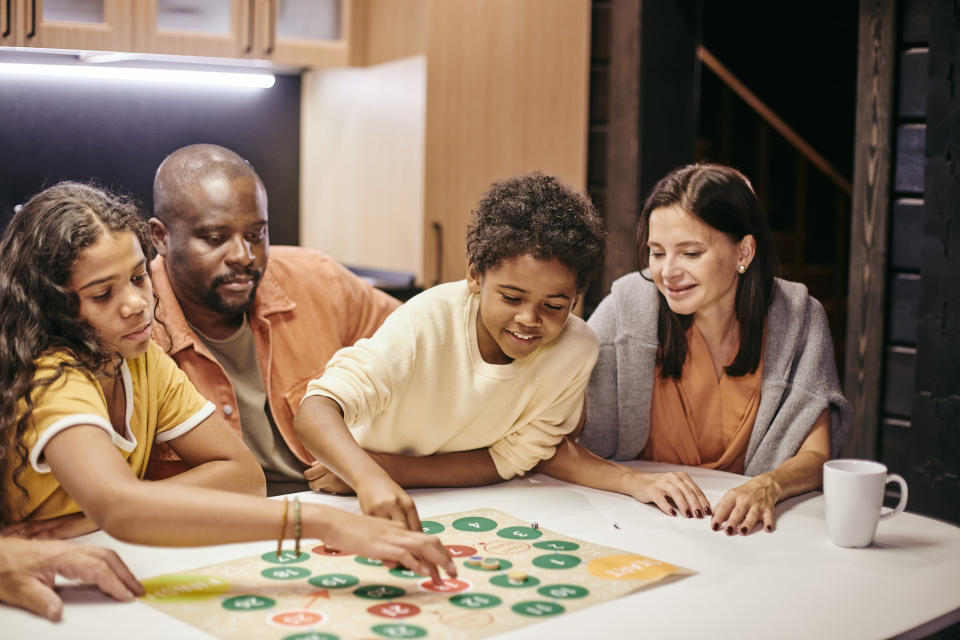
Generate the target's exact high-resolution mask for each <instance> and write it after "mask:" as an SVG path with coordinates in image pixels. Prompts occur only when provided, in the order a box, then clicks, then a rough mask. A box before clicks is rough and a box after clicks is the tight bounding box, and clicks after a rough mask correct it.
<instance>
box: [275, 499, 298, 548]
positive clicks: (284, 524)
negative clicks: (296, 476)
mask: <svg viewBox="0 0 960 640" xmlns="http://www.w3.org/2000/svg"><path fill="white" fill-rule="evenodd" d="M286 533H287V499H286V498H284V499H283V515H282V516H280V537H279V538H277V560H280V553H281V552H282V551H283V539H284V538H285V537H286ZM298 555H299V554H298Z"/></svg>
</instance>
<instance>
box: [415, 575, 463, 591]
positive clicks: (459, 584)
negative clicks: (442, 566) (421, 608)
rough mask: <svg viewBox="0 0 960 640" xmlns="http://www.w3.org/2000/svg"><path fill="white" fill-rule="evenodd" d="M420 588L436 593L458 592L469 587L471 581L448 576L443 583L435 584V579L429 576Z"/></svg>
mask: <svg viewBox="0 0 960 640" xmlns="http://www.w3.org/2000/svg"><path fill="white" fill-rule="evenodd" d="M420 588H421V589H426V590H427V591H433V592H434V593H458V592H460V591H466V590H467V589H469V588H470V583H469V582H466V581H464V580H457V579H456V578H447V579H445V580H444V581H443V583H442V584H433V580H430V579H429V578H428V579H426V580H423V581H422V582H421V583H420Z"/></svg>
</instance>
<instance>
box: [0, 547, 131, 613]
mask: <svg viewBox="0 0 960 640" xmlns="http://www.w3.org/2000/svg"><path fill="white" fill-rule="evenodd" d="M57 574H60V575H62V576H63V577H65V578H72V579H77V580H82V581H84V582H90V583H94V584H96V585H97V586H98V587H100V590H101V591H103V592H104V593H106V594H107V595H109V596H112V597H114V598H116V599H117V600H120V601H123V602H129V601H130V600H133V598H134V596H142V595H143V586H142V585H141V584H140V583H139V582H137V579H136V578H134V577H133V574H132V573H130V570H129V569H128V568H127V565H125V564H124V563H123V560H121V559H120V556H118V555H117V554H116V553H114V552H113V551H108V550H106V549H100V548H97V547H81V546H79V545H75V544H70V543H67V542H57V541H50V540H44V541H39V540H21V539H19V538H4V539H0V601H2V602H6V603H8V604H11V605H13V606H15V607H23V608H24V609H27V610H28V611H32V612H34V613H36V614H38V615H41V616H43V617H44V618H47V619H48V620H52V621H54V622H57V621H59V620H60V617H61V616H62V614H63V601H62V600H61V599H60V596H58V595H57V592H56V591H54V590H53V582H54V579H55V578H56V576H57Z"/></svg>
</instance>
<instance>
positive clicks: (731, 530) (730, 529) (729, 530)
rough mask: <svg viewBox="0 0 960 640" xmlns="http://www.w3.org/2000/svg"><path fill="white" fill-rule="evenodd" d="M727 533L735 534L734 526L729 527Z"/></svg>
mask: <svg viewBox="0 0 960 640" xmlns="http://www.w3.org/2000/svg"><path fill="white" fill-rule="evenodd" d="M727 535H728V536H732V535H733V527H727Z"/></svg>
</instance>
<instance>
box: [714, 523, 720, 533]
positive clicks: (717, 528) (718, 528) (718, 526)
mask: <svg viewBox="0 0 960 640" xmlns="http://www.w3.org/2000/svg"><path fill="white" fill-rule="evenodd" d="M713 530H714V531H720V523H719V522H714V523H713Z"/></svg>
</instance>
